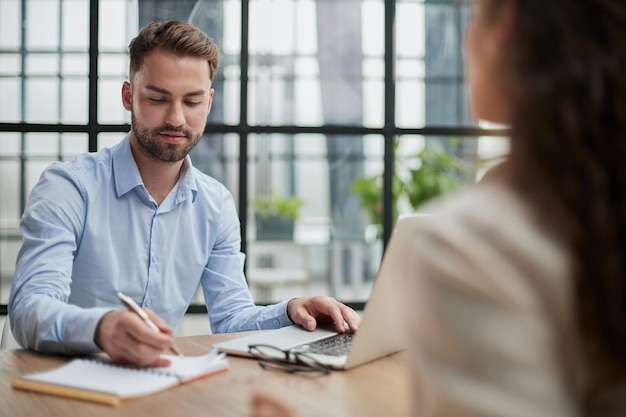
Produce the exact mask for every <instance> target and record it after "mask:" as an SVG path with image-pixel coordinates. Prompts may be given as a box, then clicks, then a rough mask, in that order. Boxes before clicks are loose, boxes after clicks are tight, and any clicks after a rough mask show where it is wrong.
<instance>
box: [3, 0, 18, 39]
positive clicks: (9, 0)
mask: <svg viewBox="0 0 626 417" xmlns="http://www.w3.org/2000/svg"><path fill="white" fill-rule="evenodd" d="M21 3H22V2H21V0H2V1H0V49H8V50H17V49H19V47H20V44H21V41H20V39H21V34H20V30H21V25H20V24H19V23H20V22H21V21H22V13H21Z"/></svg>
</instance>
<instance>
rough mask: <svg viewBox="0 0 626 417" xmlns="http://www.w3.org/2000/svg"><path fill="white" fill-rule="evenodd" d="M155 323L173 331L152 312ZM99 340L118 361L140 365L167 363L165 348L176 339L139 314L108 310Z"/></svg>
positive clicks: (98, 330)
mask: <svg viewBox="0 0 626 417" xmlns="http://www.w3.org/2000/svg"><path fill="white" fill-rule="evenodd" d="M152 315H153V317H154V319H155V324H157V323H156V321H158V322H159V324H157V326H158V327H159V328H163V329H164V330H166V331H169V332H171V328H169V326H167V325H166V324H165V323H164V322H163V321H162V320H161V319H160V318H158V317H157V316H156V315H154V313H152ZM95 340H96V343H97V344H98V345H99V346H100V347H101V348H102V349H103V350H104V351H105V352H106V353H107V354H108V355H109V356H110V357H111V359H112V360H113V361H114V362H118V363H129V364H133V365H137V366H167V365H169V360H167V359H165V358H161V354H162V353H163V352H164V350H166V349H168V348H170V347H171V346H173V339H172V338H171V337H170V336H169V335H168V334H165V333H161V332H155V331H154V330H152V329H151V328H150V327H148V326H147V325H146V323H144V322H143V320H141V319H140V318H139V317H138V316H137V315H136V314H134V313H131V312H129V311H126V310H116V311H111V312H109V313H107V314H105V315H104V316H103V317H102V318H101V319H100V322H99V323H98V326H97V328H96V338H95Z"/></svg>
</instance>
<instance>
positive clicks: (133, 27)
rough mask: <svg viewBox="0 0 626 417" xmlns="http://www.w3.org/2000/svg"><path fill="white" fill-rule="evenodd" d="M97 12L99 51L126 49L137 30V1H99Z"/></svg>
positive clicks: (121, 50) (120, 50)
mask: <svg viewBox="0 0 626 417" xmlns="http://www.w3.org/2000/svg"><path fill="white" fill-rule="evenodd" d="M98 13H99V16H98V18H99V26H98V27H99V30H100V33H99V34H98V35H99V36H98V38H99V39H98V46H99V48H100V51H102V52H123V51H126V49H127V48H128V43H129V42H130V40H131V39H132V38H133V37H135V35H136V34H137V31H138V20H137V14H136V13H137V2H136V1H133V0H107V1H101V2H99V11H98ZM120 23H121V24H120Z"/></svg>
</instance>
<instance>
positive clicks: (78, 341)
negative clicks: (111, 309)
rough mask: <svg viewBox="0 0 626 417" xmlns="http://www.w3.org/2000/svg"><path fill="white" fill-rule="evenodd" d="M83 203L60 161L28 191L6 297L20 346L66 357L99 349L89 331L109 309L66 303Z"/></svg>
mask: <svg viewBox="0 0 626 417" xmlns="http://www.w3.org/2000/svg"><path fill="white" fill-rule="evenodd" d="M86 204H87V203H86V201H85V193H84V190H82V189H81V184H80V183H79V181H78V179H77V178H76V176H75V175H74V174H73V173H72V172H71V171H70V170H69V169H68V168H67V167H66V166H64V165H63V164H60V163H54V164H52V165H51V166H50V167H49V168H47V169H46V170H45V171H44V173H43V174H42V176H41V178H40V180H39V181H38V183H37V184H36V185H35V187H34V188H33V190H32V191H31V193H30V196H29V200H28V204H27V206H26V208H25V211H24V214H23V216H22V220H21V223H20V232H21V234H22V237H23V244H22V247H21V249H20V251H19V253H18V256H17V264H16V275H15V279H14V281H13V284H12V288H11V295H10V298H9V318H10V321H11V329H12V332H13V334H14V335H15V338H16V340H17V341H18V342H19V343H20V344H21V345H22V346H23V347H26V348H30V349H34V350H37V351H41V352H49V353H65V354H75V353H90V352H96V351H99V350H100V349H99V348H98V346H97V345H96V344H95V342H94V331H95V328H96V325H97V323H98V321H99V320H100V318H101V317H102V315H103V314H104V313H105V312H107V311H108V309H105V308H94V309H82V308H79V307H76V306H72V305H69V304H68V298H69V295H70V285H71V280H72V279H71V276H72V265H73V259H74V254H75V252H76V249H77V247H78V245H79V240H80V236H81V231H82V228H83V223H84V217H85V210H86Z"/></svg>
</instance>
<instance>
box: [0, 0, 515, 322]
mask: <svg viewBox="0 0 626 417" xmlns="http://www.w3.org/2000/svg"><path fill="white" fill-rule="evenodd" d="M468 13H469V2H468V0H395V1H394V0H100V1H98V0H0V100H1V102H0V319H2V315H6V311H7V308H6V304H7V302H8V297H9V288H10V285H11V281H12V279H13V276H14V273H15V258H16V254H17V251H18V249H19V245H20V235H19V229H18V225H19V220H20V216H21V213H22V211H23V209H24V206H25V203H26V200H27V198H28V194H29V191H30V190H31V188H32V187H33V185H34V184H35V182H36V181H37V179H38V177H39V175H40V174H41V172H42V170H43V169H44V168H45V167H46V166H47V165H48V164H50V163H51V162H53V161H68V160H71V159H72V158H74V157H75V156H76V155H77V154H79V153H82V152H87V151H89V152H93V151H97V150H98V149H101V148H104V147H108V146H111V145H113V144H115V143H117V142H118V141H120V140H121V139H122V137H123V136H124V135H125V133H126V132H127V131H128V129H129V121H130V115H129V114H128V113H127V112H126V111H125V110H124V108H123V107H122V103H121V96H120V94H121V85H122V82H123V81H124V80H125V79H127V71H128V59H127V46H128V43H129V41H130V40H131V39H132V38H133V37H134V36H135V35H136V33H137V31H138V30H139V29H140V28H141V27H142V26H144V25H145V24H146V23H148V22H150V21H153V20H161V19H170V18H176V19H180V20H185V21H188V22H191V23H193V24H195V25H197V26H199V27H200V28H201V29H203V30H204V31H205V32H206V33H207V34H208V35H209V36H211V37H212V38H214V39H215V41H216V42H217V44H218V45H219V46H220V49H221V52H222V55H223V56H222V64H221V67H220V70H219V73H218V76H217V79H216V80H215V83H214V88H215V98H214V104H213V109H212V111H211V114H210V116H209V119H208V124H207V127H206V131H205V135H204V137H203V139H202V141H201V142H200V143H199V145H198V146H197V147H196V149H194V151H193V152H192V160H193V164H194V165H195V166H196V167H198V168H200V169H201V170H202V171H204V172H206V173H207V174H209V175H212V176H214V177H215V178H217V179H219V180H220V181H222V182H223V183H224V184H225V185H226V186H227V187H228V188H229V189H230V191H231V192H232V194H233V196H234V198H235V201H236V202H237V205H238V210H239V215H240V219H241V224H242V239H243V240H242V250H243V251H244V252H246V253H247V255H248V261H247V264H246V269H247V277H248V280H249V283H250V285H251V289H252V291H253V294H254V296H255V298H256V300H257V302H259V303H260V304H262V303H267V302H272V301H277V300H281V299H284V298H287V297H294V296H298V295H304V294H314V293H325V294H330V295H333V296H335V297H337V298H338V299H340V300H342V301H344V302H347V303H349V304H351V305H353V306H355V307H356V308H362V306H363V305H364V303H365V302H366V301H367V298H368V296H369V293H370V291H371V288H372V285H373V282H374V279H375V275H376V271H377V269H378V266H379V264H380V260H381V257H382V255H383V253H384V248H385V245H386V243H387V242H388V240H389V237H390V235H391V232H392V230H393V226H394V224H395V221H396V220H397V217H398V216H399V215H401V214H403V213H409V212H414V211H419V205H420V204H421V203H422V202H423V201H426V200H428V199H429V198H431V197H432V196H434V195H437V194H441V193H447V192H450V191H451V190H452V189H454V188H457V187H462V186H464V185H466V184H470V183H473V182H475V181H477V180H479V179H480V177H481V176H482V175H483V174H484V172H485V170H486V169H487V168H488V167H489V166H490V165H492V164H494V163H496V162H497V161H498V160H499V158H501V157H502V156H503V155H505V154H506V153H507V151H508V140H507V139H506V138H505V134H506V130H504V129H502V128H501V127H498V126H487V125H484V124H482V123H479V122H476V121H473V120H472V119H471V116H470V114H469V111H468V98H467V91H466V89H465V87H464V81H465V68H464V66H463V61H462V54H463V45H462V37H463V33H464V31H465V26H466V23H467V20H468ZM273 206H276V207H282V211H281V213H282V214H284V215H286V219H285V218H281V217H280V216H276V215H275V214H276V212H274V211H272V208H273ZM288 212H289V213H288ZM267 213H269V214H270V215H269V216H267V217H266V216H265V214H267ZM283 217H285V216H283ZM281 231H284V232H285V234H281ZM204 311H205V310H204V306H203V301H202V298H201V294H200V293H198V296H197V299H196V300H194V303H193V304H192V306H191V307H190V309H189V313H190V314H192V313H199V314H200V315H199V316H198V317H202V313H203V312H204ZM203 320H206V319H204V318H203ZM204 322H205V321H204Z"/></svg>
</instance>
